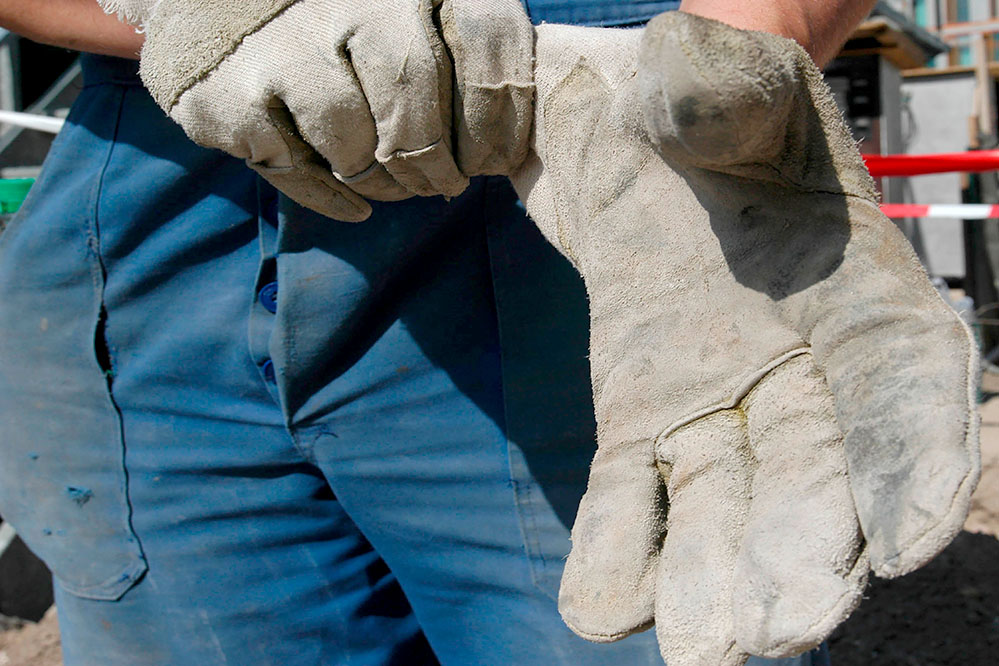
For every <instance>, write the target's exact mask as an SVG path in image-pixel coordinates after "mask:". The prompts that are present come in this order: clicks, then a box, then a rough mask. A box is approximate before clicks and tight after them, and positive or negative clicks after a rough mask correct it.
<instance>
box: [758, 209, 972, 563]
mask: <svg viewBox="0 0 999 666" xmlns="http://www.w3.org/2000/svg"><path fill="white" fill-rule="evenodd" d="M846 205H847V206H848V211H847V214H848V215H849V217H850V220H851V223H850V239H849V242H848V243H847V245H846V247H845V248H844V249H843V251H842V252H843V259H842V262H841V265H840V266H839V267H838V268H837V269H836V270H835V271H834V272H833V273H832V274H831V275H830V276H829V277H828V278H827V279H825V280H823V281H821V282H820V283H818V284H817V285H815V286H814V287H812V288H809V289H805V290H803V291H802V292H801V293H800V294H796V295H794V296H792V297H790V298H788V299H787V300H786V302H784V303H782V304H781V307H782V308H784V310H785V312H786V313H787V314H788V315H789V317H790V318H792V319H793V320H796V321H798V322H800V326H801V328H802V329H806V328H807V329H810V330H811V338H812V340H811V341H812V347H813V351H814V354H815V359H816V362H817V364H818V365H819V367H820V368H821V369H822V370H824V372H825V374H826V377H827V379H828V383H829V386H830V389H831V390H832V393H833V395H834V396H835V399H836V415H837V419H838V421H839V423H840V426H841V428H842V429H843V432H844V441H845V448H846V456H847V461H848V465H849V472H850V482H851V486H852V490H853V495H854V499H855V501H856V506H857V511H858V514H859V516H860V523H861V526H862V528H863V531H864V535H865V537H866V539H867V541H868V544H869V550H870V555H871V561H872V566H873V569H874V571H875V573H877V574H878V575H880V576H886V577H894V576H899V575H902V574H904V573H907V572H909V571H912V570H914V569H916V568H918V567H919V566H922V565H923V564H925V563H926V562H927V561H928V560H929V559H930V558H932V557H933V556H934V555H936V554H937V553H938V552H939V551H940V550H942V549H943V548H944V547H945V546H946V545H947V544H948V543H949V542H950V541H951V539H952V538H953V537H954V535H955V534H956V533H957V532H958V531H959V530H960V529H961V526H962V524H963V523H964V518H965V516H966V514H967V510H968V503H969V501H970V495H971V493H972V491H973V490H974V487H975V484H976V483H977V480H978V475H979V459H978V437H977V419H976V416H975V401H974V397H975V396H974V385H975V373H976V362H977V354H976V350H975V346H974V342H973V340H972V338H971V336H970V333H969V332H968V330H967V328H966V327H965V326H964V325H963V323H962V322H961V321H960V319H959V318H958V317H957V315H956V314H955V313H954V312H953V311H952V310H951V309H950V308H949V306H947V305H946V304H945V303H944V302H943V301H942V299H941V298H940V297H939V295H938V294H937V293H936V291H935V290H934V289H933V288H932V286H931V285H930V283H929V281H928V280H927V279H926V276H925V273H924V272H923V270H922V268H921V266H920V265H919V262H918V260H917V259H916V258H915V255H914V254H913V252H912V250H911V248H910V247H909V246H908V243H907V242H906V240H905V239H904V237H903V236H902V235H901V233H900V232H899V231H898V230H897V228H896V227H895V226H894V225H893V224H891V222H889V221H888V220H887V219H885V218H884V216H882V215H881V214H880V212H879V211H878V210H877V207H876V205H875V204H873V203H868V202H865V201H859V200H848V201H847V204H846ZM813 206H814V204H813ZM775 259H776V260H777V263H780V260H779V258H775Z"/></svg>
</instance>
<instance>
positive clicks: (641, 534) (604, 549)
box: [558, 440, 666, 643]
mask: <svg viewBox="0 0 999 666" xmlns="http://www.w3.org/2000/svg"><path fill="white" fill-rule="evenodd" d="M665 502H666V496H665V488H664V487H663V483H662V479H661V477H660V474H659V471H658V469H657V468H656V465H655V454H654V451H653V444H652V441H651V440H643V441H635V442H627V443H623V444H618V445H602V446H601V448H600V449H599V450H598V452H597V454H596V456H595V457H594V459H593V465H592V467H591V470H590V480H589V485H588V487H587V490H586V494H585V495H584V496H583V499H582V500H581V501H580V504H579V512H578V513H577V514H576V522H575V524H574V525H573V528H572V552H570V553H569V559H568V561H567V562H566V566H565V571H564V573H563V574H562V587H561V589H560V590H559V600H558V604H559V611H560V612H561V613H562V618H563V619H564V620H565V623H566V624H567V625H568V626H569V628H570V629H572V630H573V631H574V632H576V633H577V634H579V635H580V636H582V637H583V638H586V639H588V640H591V641H597V642H600V643H606V642H610V641H615V640H618V639H621V638H624V637H625V636H628V635H629V634H632V633H635V632H638V631H643V630H645V629H648V628H649V627H650V626H651V625H652V622H653V613H654V605H655V601H654V597H655V581H656V559H657V556H658V553H659V547H660V545H661V543H662V537H663V534H664V533H665V529H666V526H665V517H666V506H665Z"/></svg>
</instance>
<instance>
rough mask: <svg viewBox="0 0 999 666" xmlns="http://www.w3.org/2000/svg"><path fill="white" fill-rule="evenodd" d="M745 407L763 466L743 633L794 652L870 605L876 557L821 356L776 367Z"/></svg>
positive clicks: (738, 622)
mask: <svg viewBox="0 0 999 666" xmlns="http://www.w3.org/2000/svg"><path fill="white" fill-rule="evenodd" d="M743 409H744V411H745V413H746V415H747V424H748V432H749V441H750V446H751V448H752V452H753V456H754V458H755V459H756V464H757V467H756V473H755V476H754V479H753V485H752V502H751V504H750V509H749V520H748V522H747V524H746V530H745V536H744V537H743V540H742V545H741V548H740V551H739V557H738V563H737V566H736V569H735V579H734V581H735V582H734V587H733V590H734V594H733V597H732V607H733V608H734V609H735V629H736V636H737V639H738V642H739V645H740V646H741V647H742V648H743V649H744V650H746V651H747V652H750V653H752V654H756V655H760V656H766V657H789V656H793V655H797V654H800V653H802V652H805V651H806V650H809V649H811V648H813V647H815V646H816V645H818V644H819V643H820V642H822V640H824V639H825V638H826V637H827V636H828V635H829V634H830V633H831V632H832V630H833V629H834V628H835V627H836V626H837V625H838V624H839V623H841V622H842V621H844V620H845V619H846V618H847V616H848V615H849V614H850V613H851V612H852V611H853V609H854V608H855V607H856V606H857V604H859V603H860V600H861V597H862V593H863V590H864V585H865V583H866V579H867V571H868V561H867V558H866V556H865V555H863V554H862V547H863V539H862V537H861V533H860V525H859V524H858V522H857V516H856V510H855V509H854V505H853V498H852V496H851V494H850V486H849V483H848V481H847V475H846V457H845V454H844V451H843V441H842V436H841V434H840V431H839V428H838V426H837V423H836V416H835V413H834V405H833V400H832V395H831V394H830V393H829V390H828V388H827V387H826V384H825V381H824V380H823V378H822V376H821V375H820V374H819V372H818V371H817V370H816V368H815V367H814V364H813V362H812V358H811V356H810V355H803V356H797V357H795V358H793V359H791V360H790V361H788V362H787V363H785V364H784V365H782V366H780V367H778V368H777V369H775V370H774V371H773V372H771V373H770V374H769V375H767V376H766V377H765V378H764V379H763V380H762V381H761V382H760V384H758V385H757V386H756V388H754V389H753V391H752V392H751V393H750V394H749V395H748V396H747V397H746V399H745V401H744V403H743Z"/></svg>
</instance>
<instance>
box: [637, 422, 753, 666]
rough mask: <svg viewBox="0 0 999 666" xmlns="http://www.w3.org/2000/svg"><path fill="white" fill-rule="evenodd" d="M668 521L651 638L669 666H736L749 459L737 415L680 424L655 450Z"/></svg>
mask: <svg viewBox="0 0 999 666" xmlns="http://www.w3.org/2000/svg"><path fill="white" fill-rule="evenodd" d="M659 456H660V460H661V461H662V462H663V465H664V473H665V475H666V476H667V477H668V480H667V486H668V492H669V523H668V532H667V536H666V541H665V543H664V545H663V549H662V555H661V558H660V561H659V581H658V585H657V589H656V595H657V600H656V613H655V615H656V634H657V636H658V638H659V647H660V650H661V651H662V653H663V658H664V659H665V660H666V663H668V664H669V665H670V666H699V665H701V664H720V665H721V666H730V665H731V666H738V665H740V664H742V663H743V662H744V661H745V660H746V657H747V655H746V653H745V652H743V650H742V649H741V648H740V647H739V646H737V645H736V640H735V624H734V617H733V614H732V593H733V572H734V570H735V565H736V560H737V557H738V554H739V548H740V543H741V540H742V533H743V527H744V525H745V524H746V522H747V520H748V510H749V504H750V493H751V478H750V471H751V465H752V461H751V455H750V451H749V440H748V437H747V435H746V428H745V421H744V418H743V416H742V413H741V412H740V411H739V410H726V411H723V412H717V413H715V414H712V415H710V416H707V417H705V418H702V419H699V420H697V421H695V422H694V423H691V424H690V425H687V426H684V427H682V428H680V429H679V430H677V431H676V432H674V433H672V434H671V435H669V436H668V437H666V439H665V441H663V442H662V444H660V446H659Z"/></svg>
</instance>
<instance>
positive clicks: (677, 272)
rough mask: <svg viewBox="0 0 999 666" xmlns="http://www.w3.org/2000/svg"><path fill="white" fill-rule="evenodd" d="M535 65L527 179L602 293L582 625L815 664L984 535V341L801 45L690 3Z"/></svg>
mask: <svg viewBox="0 0 999 666" xmlns="http://www.w3.org/2000/svg"><path fill="white" fill-rule="evenodd" d="M536 58H537V65H536V70H535V82H536V84H537V104H536V117H535V133H534V138H533V150H532V153H531V155H530V157H529V159H528V161H527V162H526V163H525V164H524V166H523V168H521V169H520V170H519V171H518V172H516V173H515V174H513V181H514V184H515V186H516V187H517V190H518V192H519V193H520V195H521V197H522V198H523V199H524V201H525V202H526V205H527V209H528V212H529V213H530V214H531V216H532V217H533V219H534V220H535V222H536V223H537V224H538V226H539V227H540V228H541V230H542V231H543V233H544V234H545V235H546V236H547V238H548V239H549V240H550V241H551V242H552V243H553V244H554V245H555V246H556V247H558V248H559V249H560V250H561V251H562V252H563V253H564V254H565V255H566V256H567V257H568V258H569V259H570V260H571V261H572V262H573V264H574V265H575V266H576V267H577V269H578V270H579V272H580V273H581V274H582V276H583V278H584V279H585V283H586V287H587V291H588V294H589V297H590V308H591V364H592V379H593V391H594V401H595V402H594V404H595V408H596V416H597V423H598V439H599V449H598V452H597V454H596V457H595V459H594V461H593V466H592V470H591V476H590V482H589V487H588V489H587V492H586V495H585V496H584V498H583V500H582V502H581V504H580V507H579V513H578V516H577V519H576V523H575V526H574V527H573V530H572V540H573V543H572V552H571V554H570V556H569V559H568V562H567V565H566V569H565V574H564V576H563V579H562V588H561V592H560V595H559V606H560V610H561V612H562V615H563V617H564V618H565V620H566V622H567V623H568V624H569V626H570V627H571V628H572V629H573V630H574V631H576V632H577V633H578V634H580V635H581V636H583V637H585V638H588V639H591V640H595V641H612V640H616V639H619V638H623V637H624V636H627V635H628V634H630V633H634V632H636V631H641V630H643V629H646V628H648V627H649V626H650V625H652V623H653V622H654V623H655V624H656V629H657V634H658V638H659V643H660V647H661V650H662V654H663V656H664V658H665V659H666V660H667V662H668V664H669V666H703V665H707V664H712V665H714V664H724V665H728V664H741V663H742V662H743V661H744V660H745V659H746V658H747V656H748V654H756V655H761V656H769V657H780V656H788V655H793V654H797V653H800V652H803V651H804V650H806V649H808V648H811V647H813V646H814V645H816V644H818V643H819V642H821V641H822V640H823V639H824V638H825V637H826V636H828V634H829V633H830V632H831V631H832V629H833V628H834V627H835V626H836V625H837V624H838V623H840V622H841V621H843V620H844V619H845V618H846V617H847V616H848V615H849V613H850V612H851V611H852V610H853V609H854V607H855V606H856V605H857V604H858V603H859V601H860V598H861V594H862V591H863V588H864V585H865V582H866V577H867V573H868V571H869V570H870V569H873V571H874V572H875V573H876V574H878V575H880V576H885V577H893V576H898V575H901V574H904V573H906V572H909V571H912V570H913V569H915V568H917V567H919V566H921V565H922V564H925V563H926V562H927V561H928V560H929V559H930V558H932V557H933V556H934V555H935V554H936V553H938V552H939V551H940V550H941V549H942V548H943V547H944V546H946V545H947V543H948V542H949V541H950V540H951V539H952V538H953V536H954V535H955V533H956V532H957V531H958V530H959V529H960V528H961V525H962V523H963V520H964V517H965V515H966V512H967V507H968V501H969V496H970V494H971V492H972V491H973V489H974V486H975V483H976V482H977V478H978V470H979V463H978V449H977V424H976V419H975V416H974V401H973V383H974V377H975V363H976V361H975V359H976V356H975V352H974V347H973V343H972V340H971V338H970V336H969V333H968V331H967V329H966V328H965V327H964V325H963V324H962V323H961V321H960V320H959V318H958V317H957V316H956V315H955V314H954V313H953V312H952V311H951V310H950V309H949V308H948V307H947V305H945V304H944V302H943V301H942V300H941V299H940V298H939V296H938V295H937V294H936V292H935V291H934V289H933V288H932V286H931V285H930V283H929V281H928V280H927V278H926V275H925V274H924V272H923V270H922V268H921V267H920V265H919V263H918V261H917V260H916V258H915V256H914V255H913V253H912V250H911V248H910V247H909V245H908V244H907V242H906V241H905V239H904V238H903V237H902V235H901V234H900V233H899V232H898V230H897V229H896V228H895V227H894V225H892V224H891V223H890V222H889V221H888V220H887V219H886V218H884V217H883V216H882V215H881V213H880V211H879V209H878V205H877V203H876V195H875V192H874V188H873V183H872V182H871V180H870V178H869V176H868V175H867V172H866V170H865V168H864V166H863V164H862V162H861V159H860V157H859V155H858V154H857V151H856V147H855V146H854V144H853V142H852V141H851V139H850V136H849V133H848V130H847V129H846V127H845V125H844V124H843V122H842V118H841V116H840V115H839V112H838V111H837V110H836V108H835V105H834V104H833V102H832V100H831V96H830V95H829V93H828V91H827V89H826V88H825V86H824V84H823V82H822V80H821V75H820V73H819V72H818V71H817V70H816V68H815V66H814V64H813V63H812V61H811V60H810V59H809V57H808V56H807V54H806V53H805V52H804V51H803V50H802V49H801V48H800V47H798V46H797V45H796V44H795V43H794V42H791V41H789V40H785V39H783V38H780V37H776V36H773V35H768V34H764V33H755V32H746V31H741V30H736V29H734V28H731V27H729V26H726V25H724V24H721V23H717V22H714V21H710V20H707V19H702V18H699V17H694V16H690V15H686V14H682V13H679V12H672V13H669V14H666V15H663V16H661V17H659V18H657V19H656V20H654V21H653V22H652V23H651V24H650V25H649V26H648V27H647V28H646V29H645V30H644V31H616V30H601V29H586V28H572V27H565V26H541V27H539V28H537V43H536ZM643 109H644V112H643Z"/></svg>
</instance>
